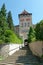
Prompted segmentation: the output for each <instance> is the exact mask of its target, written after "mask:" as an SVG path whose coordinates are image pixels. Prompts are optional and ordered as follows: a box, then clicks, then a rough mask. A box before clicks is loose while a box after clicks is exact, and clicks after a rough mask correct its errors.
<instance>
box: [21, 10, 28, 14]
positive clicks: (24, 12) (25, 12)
mask: <svg viewBox="0 0 43 65" xmlns="http://www.w3.org/2000/svg"><path fill="white" fill-rule="evenodd" d="M21 14H29V13H28V12H27V11H26V10H24V11H23V12H22V13H21Z"/></svg>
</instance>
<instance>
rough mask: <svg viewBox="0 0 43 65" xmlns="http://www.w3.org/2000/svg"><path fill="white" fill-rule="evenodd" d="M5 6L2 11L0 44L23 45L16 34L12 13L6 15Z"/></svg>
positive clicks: (0, 12) (0, 13) (0, 10)
mask: <svg viewBox="0 0 43 65" xmlns="http://www.w3.org/2000/svg"><path fill="white" fill-rule="evenodd" d="M6 11H7V10H6V7H5V4H3V5H2V7H1V9H0V44H1V43H8V42H11V43H12V42H14V43H16V42H17V43H21V40H20V39H19V38H18V37H17V36H16V34H15V33H14V25H13V19H12V14H11V11H9V12H8V14H7V13H6Z"/></svg>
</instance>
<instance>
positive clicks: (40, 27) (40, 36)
mask: <svg viewBox="0 0 43 65" xmlns="http://www.w3.org/2000/svg"><path fill="white" fill-rule="evenodd" d="M35 36H36V39H37V40H43V20H41V21H40V23H37V24H36V27H35Z"/></svg>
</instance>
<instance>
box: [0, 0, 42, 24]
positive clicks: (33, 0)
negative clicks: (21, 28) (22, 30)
mask: <svg viewBox="0 0 43 65" xmlns="http://www.w3.org/2000/svg"><path fill="white" fill-rule="evenodd" d="M3 3H5V5H6V9H7V12H8V11H9V10H10V11H11V12H12V18H13V23H14V25H18V24H19V19H18V14H20V13H21V12H22V11H23V10H24V9H25V10H26V11H28V12H30V13H32V23H33V24H36V23H37V22H39V21H40V20H41V19H43V0H0V8H1V7H2V4H3Z"/></svg>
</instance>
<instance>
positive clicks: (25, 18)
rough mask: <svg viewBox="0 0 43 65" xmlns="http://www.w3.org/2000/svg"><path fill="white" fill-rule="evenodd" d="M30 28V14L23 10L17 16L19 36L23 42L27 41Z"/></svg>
mask: <svg viewBox="0 0 43 65" xmlns="http://www.w3.org/2000/svg"><path fill="white" fill-rule="evenodd" d="M30 26H32V13H28V12H27V11H26V10H24V11H23V12H22V13H21V14H19V35H20V36H21V37H22V38H23V40H25V39H27V35H28V32H29V28H30Z"/></svg>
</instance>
